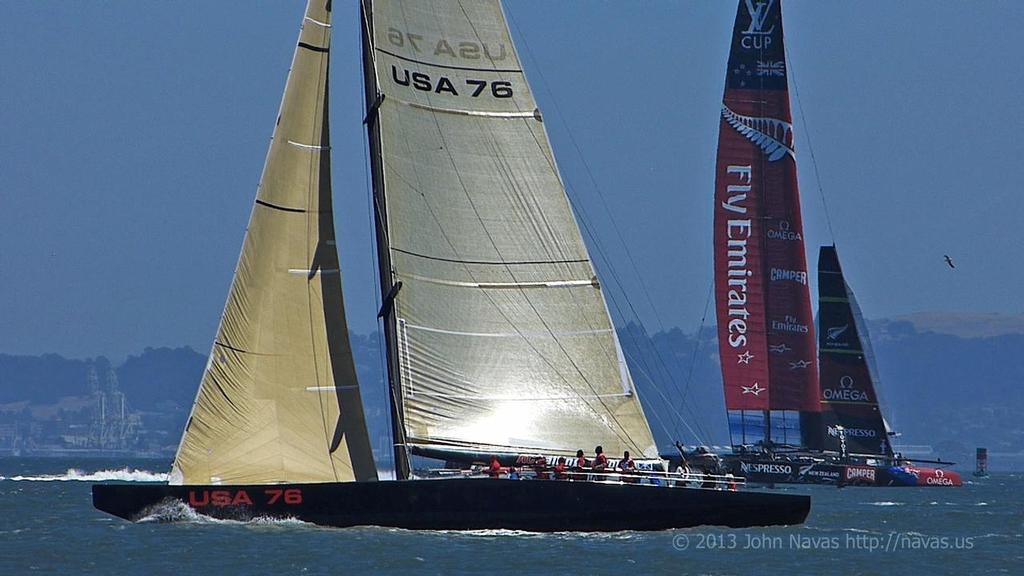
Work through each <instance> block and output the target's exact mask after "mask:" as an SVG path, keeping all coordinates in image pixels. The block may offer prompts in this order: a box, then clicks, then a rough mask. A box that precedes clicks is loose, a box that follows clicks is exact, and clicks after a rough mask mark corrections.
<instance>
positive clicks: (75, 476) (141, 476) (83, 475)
mask: <svg viewBox="0 0 1024 576" xmlns="http://www.w3.org/2000/svg"><path fill="white" fill-rule="evenodd" d="M4 480H7V481H13V482H103V481H106V480H120V481H122V482H166V481H167V474H166V473H163V472H150V471H148V470H139V469H137V468H133V469H130V470H129V469H128V468H127V467H125V468H121V469H118V470H98V471H96V472H83V471H82V470H79V469H77V468H68V470H67V472H65V473H63V474H41V475H39V476H10V477H7V476H0V481H4Z"/></svg>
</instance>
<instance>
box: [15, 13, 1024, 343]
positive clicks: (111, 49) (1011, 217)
mask: <svg viewBox="0 0 1024 576" xmlns="http://www.w3.org/2000/svg"><path fill="white" fill-rule="evenodd" d="M783 9H784V17H785V25H786V32H787V45H788V48H789V52H790V55H789V56H790V70H791V73H793V74H795V78H796V85H797V87H798V89H799V93H800V99H801V103H802V106H803V111H804V115H803V116H801V115H800V111H799V108H798V106H797V103H796V101H794V115H795V122H796V124H797V143H796V144H797V159H798V165H799V168H800V184H801V190H802V193H803V206H804V220H805V225H806V227H807V229H806V236H807V240H808V246H809V251H810V254H809V258H808V259H809V260H810V264H811V265H812V266H813V264H814V262H815V260H816V246H817V245H818V244H820V243H829V242H831V241H832V238H831V236H830V235H829V232H828V228H827V226H826V224H825V217H824V212H823V210H822V203H821V200H820V197H819V194H818V186H817V183H816V179H815V174H814V169H813V166H812V162H811V157H810V154H809V152H810V148H809V146H808V138H807V136H808V135H809V136H810V141H811V143H812V144H813V152H814V157H815V159H816V161H817V165H818V171H819V173H820V179H821V184H822V187H823V189H824V195H825V198H826V200H827V203H828V206H829V212H830V214H831V217H832V222H833V227H834V230H835V239H836V242H837V243H838V245H839V250H840V256H841V257H842V258H843V265H844V269H845V271H846V272H847V276H848V277H849V280H850V282H851V283H852V285H853V287H854V289H855V290H856V291H857V294H858V298H859V300H860V301H861V305H862V307H863V309H864V311H865V314H866V315H867V316H868V317H873V318H878V317H887V316H894V315H900V314H906V313H911V312H916V311H925V310H928V311H933V310H934V311H967V312H972V311H979V312H981V311H984V312H1001V313H1021V312H1024V306H1022V304H1021V303H1020V301H1019V299H1018V297H1017V296H1018V290H1019V286H1021V285H1024V271H1022V268H1021V266H1020V262H1021V254H1020V252H1019V250H1016V248H1017V246H1019V245H1020V239H1019V229H1020V224H1019V219H1020V217H1019V215H1018V209H1019V206H1020V202H1021V201H1020V199H1019V195H1020V193H1021V190H1022V187H1024V185H1022V182H1024V167H1022V161H1021V158H1022V154H1021V150H1022V146H1021V144H1020V134H1021V128H1022V126H1024V125H1022V121H1021V120H1020V106H1019V103H1018V99H1019V97H1020V96H1019V95H1020V94H1021V93H1022V92H1024V67H1022V65H1021V63H1020V59H1019V56H1014V55H1015V54H1019V53H1020V51H1021V46H1020V42H1021V40H1022V38H1024V35H1022V34H1021V30H1024V4H1021V3H1010V2H971V3H967V2H938V3H936V2H924V1H918V0H914V1H908V2H888V1H885V2H882V1H876V2H856V3H851V2H845V3H840V2H816V1H810V0H807V1H796V0H794V1H790V2H786V3H785V4H784V7H783ZM506 11H507V13H508V14H509V15H510V20H511V21H512V28H513V34H514V35H515V37H516V41H517V46H518V48H519V51H520V55H521V57H522V59H523V60H524V63H525V66H526V70H527V75H528V78H529V79H530V82H531V84H532V86H533V88H534V91H535V92H536V94H537V98H538V100H539V102H540V106H541V109H542V110H543V111H544V115H545V121H546V123H547V127H548V130H549V133H550V136H551V139H552V142H553V146H554V150H555V155H556V158H557V159H558V162H559V165H560V167H561V169H562V172H563V176H564V178H565V180H566V182H567V184H568V185H569V186H570V196H571V198H572V200H573V202H574V203H575V205H576V207H577V209H578V211H579V212H580V213H581V214H582V215H584V216H585V219H586V221H587V222H586V224H587V227H589V228H591V229H593V230H595V231H597V240H598V242H599V243H600V247H601V249H600V250H597V249H595V248H596V247H597V246H596V243H595V242H594V240H593V239H592V238H588V239H587V240H588V242H589V243H590V245H591V247H592V252H593V254H592V255H593V256H594V258H595V260H596V261H597V263H598V266H599V270H600V271H601V272H602V276H603V278H604V283H605V285H606V286H608V287H609V288H610V289H611V291H612V292H613V293H615V294H616V297H617V299H618V301H619V303H620V305H621V306H623V307H626V306H627V305H626V303H625V300H624V299H623V296H622V293H623V292H622V291H620V290H618V287H617V286H614V282H613V281H612V278H611V275H610V274H609V273H608V265H607V264H606V263H607V262H610V263H611V266H612V267H613V268H614V270H615V273H616V277H618V278H619V279H621V280H622V284H623V287H624V292H625V293H626V294H628V295H629V300H630V301H631V302H632V304H633V307H634V308H635V309H636V310H637V311H638V312H639V314H640V317H641V318H642V319H643V321H644V322H645V324H646V325H647V327H648V329H651V330H657V329H659V328H661V327H673V326H678V327H680V328H682V329H683V330H684V331H687V332H693V331H695V330H696V329H697V327H698V325H699V323H700V318H701V316H702V315H703V311H704V305H705V299H706V297H707V293H708V288H709V285H710V282H711V260H712V257H711V245H710V239H711V217H712V201H711V198H712V193H713V180H714V174H713V172H714V170H713V168H714V155H715V144H716V141H717V130H718V111H719V106H720V102H721V97H722V90H723V84H724V77H725V63H726V58H727V50H728V41H729V34H730V31H731V26H732V20H733V17H734V15H735V3H733V2H707V1H705V2H588V3H583V2H549V1H534V0H528V1H519V0H515V1H512V2H508V3H507V4H506ZM301 12H302V5H301V3H298V2H295V3H285V2H199V1H189V2H178V1H175V2H144V1H140V2H127V1H123V2H111V3H99V2H90V3H86V2H45V1H40V2H4V3H0V98H2V100H0V102H2V106H0V128H2V131H3V135H2V138H0V352H4V353H23V354H38V353H43V352H57V353H61V354H64V355H69V356H73V357H83V356H91V355H97V354H106V355H110V356H113V357H115V358H116V357H123V356H124V355H125V354H128V353H132V352H137V351H139V350H141V348H142V347H144V346H163V345H168V346H180V345H186V344H187V345H190V346H192V347H194V348H196V349H197V350H200V351H205V350H206V349H207V348H208V347H209V343H210V341H211V340H212V338H213V333H214V331H215V329H216V325H217V321H218V319H219V316H220V312H221V308H222V306H223V303H224V298H225V294H226V292H227V287H228V284H229V282H230V278H231V273H232V271H233V268H234V265H235V260H236V258H237V256H238V251H239V248H240V246H241V241H242V236H243V233H244V229H245V223H246V220H247V218H248V215H249V209H250V206H251V203H252V199H253V196H254V194H255V187H256V183H257V180H258V178H259V174H260V169H261V167H262V163H263V159H264V155H265V153H266V146H267V143H268V140H269V138H270V134H271V130H272V127H273V121H274V118H275V114H276V111H277V106H278V101H279V98H280V96H281V91H282V89H283V85H284V80H285V75H286V72H287V67H288V64H289V61H290V59H291V52H292V49H293V46H294V41H295V38H296V36H297V33H298V23H299V20H300V18H301ZM334 18H335V36H334V49H333V52H332V54H333V61H332V68H333V69H332V73H333V78H332V82H333V85H332V97H333V102H332V119H331V120H332V128H333V133H332V144H333V145H334V148H333V151H334V176H333V177H334V190H335V197H336V205H335V211H336V222H337V224H336V225H337V229H338V235H339V251H340V255H341V259H342V267H343V272H344V278H345V290H346V300H347V308H348V317H349V320H350V323H351V326H352V328H354V329H355V330H356V331H359V332H368V331H370V330H372V329H374V327H375V325H376V320H375V315H376V310H377V305H376V299H377V295H376V293H375V288H374V282H373V277H374V275H375V271H374V261H375V260H374V256H373V253H372V249H371V246H372V245H371V234H370V224H371V220H370V214H369V205H368V202H367V199H368V195H369V190H368V179H367V174H366V157H365V151H364V150H365V137H364V132H363V126H362V124H361V121H362V80H361V77H360V72H359V37H358V26H357V20H356V18H357V8H356V3H355V2H337V3H336V8H335V15H334ZM791 87H792V79H791ZM616 229H617V230H618V232H616ZM620 237H621V238H622V239H624V240H625V242H622V241H620ZM627 249H628V251H629V253H631V255H632V263H631V260H630V258H628V257H627V255H626V251H627ZM947 253H948V254H950V255H952V256H953V258H954V259H955V260H956V262H957V269H956V270H955V271H952V270H949V269H948V268H946V267H945V264H944V263H943V261H942V255H943V254H947ZM633 263H635V266H636V269H637V270H638V271H639V275H637V274H635V273H634V271H633ZM648 295H649V297H650V301H651V303H653V307H652V306H650V305H649V304H648ZM613 308H614V306H613ZM620 320H621V319H620Z"/></svg>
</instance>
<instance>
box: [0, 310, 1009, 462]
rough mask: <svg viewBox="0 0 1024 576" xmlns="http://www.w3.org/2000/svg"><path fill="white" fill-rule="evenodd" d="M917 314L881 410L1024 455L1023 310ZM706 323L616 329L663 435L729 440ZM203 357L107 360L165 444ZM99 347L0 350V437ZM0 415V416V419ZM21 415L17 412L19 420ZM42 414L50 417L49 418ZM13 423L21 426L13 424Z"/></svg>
mask: <svg viewBox="0 0 1024 576" xmlns="http://www.w3.org/2000/svg"><path fill="white" fill-rule="evenodd" d="M947 316H948V317H944V316H943V315H939V314H916V315H912V316H907V317H903V318H899V319H887V320H879V321H874V322H871V323H870V329H871V335H872V342H873V344H874V349H875V353H876V355H877V363H878V368H879V372H880V376H881V379H882V382H881V385H880V386H879V388H880V390H879V393H880V396H881V397H882V399H883V402H884V405H883V410H884V412H885V414H886V416H887V418H888V419H889V421H890V422H891V424H892V425H893V426H894V427H895V428H896V429H897V430H898V431H900V432H901V433H902V434H903V435H902V436H901V437H900V438H899V441H898V443H900V444H904V445H917V446H922V445H923V446H930V447H931V448H932V449H933V452H932V453H931V454H930V456H933V457H935V456H941V457H944V458H952V459H956V460H957V461H959V462H962V463H964V464H965V465H967V466H969V465H970V463H971V459H972V458H973V449H974V447H976V446H987V447H988V448H989V451H990V453H991V454H992V465H993V469H1000V468H1002V469H1005V468H1007V467H1024V424H1022V423H1021V419H1020V414H1022V413H1024V394H1021V392H1020V390H1021V387H1022V384H1024V354H1020V353H1019V350H1021V349H1024V325H1021V326H1020V327H1017V322H1024V320H1022V319H1021V317H1018V316H1000V315H992V316H991V318H992V319H993V321H992V322H991V324H990V325H989V324H986V322H985V318H988V317H989V316H986V315H947ZM714 334H715V333H714V329H713V328H705V329H704V330H703V331H702V334H701V336H700V338H698V337H697V336H696V335H693V334H685V333H683V332H682V331H680V330H678V329H673V330H669V331H668V332H663V333H657V334H654V335H646V334H644V333H643V332H642V331H641V330H640V329H639V328H638V327H637V326H635V325H630V326H627V327H626V328H624V329H622V330H620V339H621V341H622V347H623V351H624V353H625V354H626V357H627V360H628V362H629V364H630V367H631V369H632V372H633V375H634V379H635V381H636V383H637V386H638V388H639V391H640V397H641V399H642V401H643V404H644V409H645V411H646V413H647V416H648V420H649V421H650V423H651V429H652V431H653V432H654V433H655V436H656V438H657V439H658V441H659V445H661V446H669V445H670V444H671V442H672V441H673V440H676V439H678V440H682V441H683V442H686V443H687V444H692V443H695V442H698V441H699V442H703V443H707V444H713V445H714V444H717V445H727V444H728V443H729V437H728V430H727V428H726V425H725V407H724V402H723V395H722V388H721V372H720V370H719V366H718V346H717V343H716V342H715V340H714V338H715V336H714ZM351 340H352V346H353V352H354V355H355V359H356V365H357V367H358V372H359V378H360V383H361V386H362V391H363V402H364V405H365V408H366V414H367V420H368V422H369V425H370V435H371V438H372V439H373V443H374V449H375V451H376V452H377V454H378V458H382V459H386V458H388V457H389V456H390V446H389V441H388V438H387V436H388V433H389V430H390V425H389V423H388V415H389V407H388V399H387V398H388V396H387V390H386V387H385V384H384V378H383V363H382V361H381V353H380V348H379V338H378V336H377V334H371V335H359V334H351ZM205 363H206V357H205V356H204V355H202V354H200V353H198V352H196V351H194V350H192V349H191V348H175V349H170V348H146V349H145V350H143V352H142V353H140V354H138V355H134V356H130V357H129V358H128V359H127V360H126V361H125V362H124V363H123V364H122V365H120V366H116V367H113V368H114V369H115V370H114V373H115V374H116V380H117V382H118V383H119V386H120V390H121V391H123V392H124V395H125V398H126V401H127V402H128V404H129V406H130V408H131V409H132V410H135V411H139V412H140V413H141V415H142V422H143V424H144V426H143V428H144V429H146V430H148V431H149V432H151V433H153V434H158V436H159V438H160V441H159V444H160V446H163V448H162V449H164V450H166V449H171V450H173V446H174V445H175V443H176V440H177V438H178V437H179V436H180V434H181V429H182V428H183V426H184V423H185V419H186V418H187V415H188V411H189V408H190V407H191V404H192V401H193V399H194V397H195V393H196V387H197V386H198V383H199V380H200V378H201V376H202V371H203V367H204V365H205ZM110 368H111V366H110V362H109V361H107V359H105V358H103V357H99V358H95V359H86V360H71V359H66V358H62V357H60V356H57V355H53V354H47V355H43V356H10V355H3V354H0V449H3V448H4V444H3V441H4V440H3V434H4V430H5V429H4V428H3V426H4V425H5V424H4V422H5V421H9V422H14V423H15V424H8V425H7V426H8V430H10V429H12V428H10V427H11V426H14V428H13V429H14V430H15V431H17V430H22V431H23V432H22V433H24V430H28V429H29V428H26V427H25V426H27V424H26V422H28V421H29V420H32V421H36V420H42V421H45V422H49V423H50V424H53V425H56V424H54V423H55V422H59V421H61V420H62V419H63V421H70V419H71V416H73V415H74V414H75V412H76V411H78V413H79V414H80V415H79V418H80V419H81V418H82V417H83V416H81V414H85V412H83V411H86V412H87V411H88V409H89V394H90V391H89V385H88V381H87V375H88V373H89V372H90V370H92V371H94V372H95V373H97V374H99V376H100V377H101V378H104V374H105V373H106V372H107V371H109V370H110ZM5 418H6V420H5ZM19 423H20V424H19ZM50 424H47V425H50ZM18 426H22V427H21V428H18Z"/></svg>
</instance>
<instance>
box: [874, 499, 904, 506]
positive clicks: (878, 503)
mask: <svg viewBox="0 0 1024 576" xmlns="http://www.w3.org/2000/svg"><path fill="white" fill-rule="evenodd" d="M865 504H867V505H868V506H903V504H904V503H903V502H892V501H889V500H882V501H881V502H865Z"/></svg>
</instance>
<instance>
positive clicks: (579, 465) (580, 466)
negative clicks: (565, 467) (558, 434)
mask: <svg viewBox="0 0 1024 576" xmlns="http://www.w3.org/2000/svg"><path fill="white" fill-rule="evenodd" d="M586 468H587V457H586V456H584V455H583V450H577V451H576V461H575V462H573V465H572V470H573V472H576V474H573V475H571V476H570V478H572V479H573V480H586V479H587V476H586V474H583V471H584V470H585V469H586Z"/></svg>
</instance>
